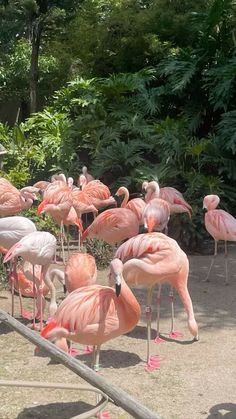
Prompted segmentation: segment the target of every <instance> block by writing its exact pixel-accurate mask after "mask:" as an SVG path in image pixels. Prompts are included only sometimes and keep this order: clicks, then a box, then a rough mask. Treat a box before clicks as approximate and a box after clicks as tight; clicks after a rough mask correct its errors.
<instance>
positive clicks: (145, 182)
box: [142, 180, 148, 191]
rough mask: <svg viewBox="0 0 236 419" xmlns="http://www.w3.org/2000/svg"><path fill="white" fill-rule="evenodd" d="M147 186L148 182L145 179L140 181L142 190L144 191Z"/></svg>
mask: <svg viewBox="0 0 236 419" xmlns="http://www.w3.org/2000/svg"><path fill="white" fill-rule="evenodd" d="M147 187H148V182H147V181H146V180H145V181H144V182H143V183H142V190H143V191H146V190H147Z"/></svg>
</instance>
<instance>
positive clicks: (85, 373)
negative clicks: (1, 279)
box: [0, 310, 161, 419]
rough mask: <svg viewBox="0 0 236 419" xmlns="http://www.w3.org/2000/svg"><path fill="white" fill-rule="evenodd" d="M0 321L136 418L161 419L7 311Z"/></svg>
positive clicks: (0, 316) (1, 312)
mask: <svg viewBox="0 0 236 419" xmlns="http://www.w3.org/2000/svg"><path fill="white" fill-rule="evenodd" d="M0 321H2V322H4V323H6V324H7V325H9V326H10V327H11V328H12V329H14V330H15V331H16V332H18V333H19V334H20V335H22V336H24V337H25V338H26V339H28V340H29V341H30V342H31V343H33V344H34V345H36V346H39V347H40V348H42V349H44V350H45V351H47V352H48V353H49V354H50V355H51V356H52V357H53V358H55V359H57V360H58V361H59V362H60V363H61V364H63V365H65V367H67V368H69V369H70V370H71V371H73V372H74V373H75V374H77V375H79V376H80V377H82V378H83V379H84V380H85V381H87V382H88V383H89V384H91V385H92V386H94V387H97V388H98V389H100V390H102V391H103V392H104V393H105V394H107V395H108V397H109V398H110V400H111V401H112V402H113V403H114V404H115V405H117V406H120V407H122V408H123V409H124V410H125V411H126V412H128V413H130V414H131V415H132V416H133V417H134V418H137V419H161V417H160V416H159V415H158V414H157V413H155V412H153V411H151V410H150V409H148V408H147V407H145V406H144V405H142V404H141V403H140V402H139V401H137V400H136V399H134V398H133V397H132V396H130V395H129V394H127V393H126V392H125V391H124V390H122V389H120V388H119V387H116V386H115V385H113V384H111V383H110V382H109V381H107V380H105V379H104V378H102V377H100V376H99V375H98V374H97V373H96V372H95V371H93V370H92V369H91V368H89V367H87V365H84V364H83V363H82V362H80V361H79V360H77V359H74V358H72V357H71V356H69V355H68V354H66V353H65V352H63V351H62V350H60V349H59V348H57V347H56V346H55V345H54V344H52V343H51V342H49V341H47V340H46V339H44V338H42V337H41V336H39V335H38V334H37V333H36V332H35V331H32V330H30V329H29V328H27V327H26V326H24V325H23V324H22V323H20V322H19V321H18V320H16V319H14V318H13V317H12V316H10V315H9V314H8V313H6V312H5V311H3V310H0Z"/></svg>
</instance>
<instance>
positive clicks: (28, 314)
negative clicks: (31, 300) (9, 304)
mask: <svg viewBox="0 0 236 419" xmlns="http://www.w3.org/2000/svg"><path fill="white" fill-rule="evenodd" d="M20 315H21V317H23V319H28V320H32V319H33V313H32V311H28V310H22V311H21V313H20Z"/></svg>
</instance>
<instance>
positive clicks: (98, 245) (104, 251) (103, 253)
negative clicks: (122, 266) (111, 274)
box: [83, 238, 114, 269]
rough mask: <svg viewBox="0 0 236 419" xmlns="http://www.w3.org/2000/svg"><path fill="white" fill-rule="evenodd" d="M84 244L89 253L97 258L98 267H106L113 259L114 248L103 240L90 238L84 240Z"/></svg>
mask: <svg viewBox="0 0 236 419" xmlns="http://www.w3.org/2000/svg"><path fill="white" fill-rule="evenodd" d="M83 244H84V246H85V247H86V250H87V252H88V253H89V254H91V255H93V257H94V258H95V260H96V265H97V267H98V269H105V268H107V267H108V266H109V263H110V261H111V260H112V259H113V254H114V248H113V247H112V246H111V245H110V244H108V243H105V242H104V241H103V240H98V239H89V238H87V239H86V240H85V241H84V243H83Z"/></svg>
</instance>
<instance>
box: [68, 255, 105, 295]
mask: <svg viewBox="0 0 236 419" xmlns="http://www.w3.org/2000/svg"><path fill="white" fill-rule="evenodd" d="M96 279H97V266H96V262H95V259H94V257H93V256H92V255H90V254H89V253H80V252H76V253H73V254H72V255H71V256H70V257H69V259H68V261H67V262H66V265H65V285H66V289H67V291H68V292H69V293H70V292H72V291H74V290H76V289H77V288H80V287H84V286H87V285H93V284H95V282H96Z"/></svg>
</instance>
